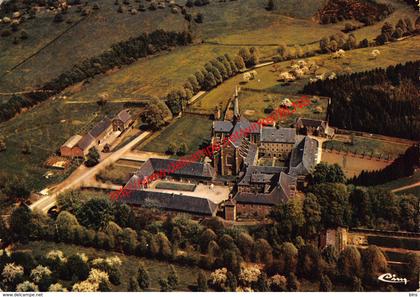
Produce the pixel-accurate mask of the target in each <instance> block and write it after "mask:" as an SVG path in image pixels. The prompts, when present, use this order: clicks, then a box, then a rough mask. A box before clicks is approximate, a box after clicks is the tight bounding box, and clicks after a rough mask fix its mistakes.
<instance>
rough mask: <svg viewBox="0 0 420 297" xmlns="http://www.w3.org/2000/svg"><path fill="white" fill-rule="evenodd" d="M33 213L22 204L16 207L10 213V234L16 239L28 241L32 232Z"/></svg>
mask: <svg viewBox="0 0 420 297" xmlns="http://www.w3.org/2000/svg"><path fill="white" fill-rule="evenodd" d="M31 221H32V213H31V210H30V209H29V208H28V207H27V206H26V205H23V204H21V205H20V206H19V207H17V208H15V209H14V210H13V212H12V214H11V215H10V223H9V224H10V227H9V228H10V234H11V235H12V237H13V238H14V239H15V240H18V241H22V242H24V243H25V242H27V241H28V239H29V235H30V234H31V232H32V224H31Z"/></svg>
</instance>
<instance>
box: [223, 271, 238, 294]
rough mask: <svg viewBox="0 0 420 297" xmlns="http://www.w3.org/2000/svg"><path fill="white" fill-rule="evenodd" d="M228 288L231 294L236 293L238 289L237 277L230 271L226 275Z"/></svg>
mask: <svg viewBox="0 0 420 297" xmlns="http://www.w3.org/2000/svg"><path fill="white" fill-rule="evenodd" d="M226 287H227V289H228V290H229V291H230V292H235V291H236V288H237V287H238V281H237V279H236V276H235V275H234V274H233V273H232V272H230V271H228V272H227V273H226Z"/></svg>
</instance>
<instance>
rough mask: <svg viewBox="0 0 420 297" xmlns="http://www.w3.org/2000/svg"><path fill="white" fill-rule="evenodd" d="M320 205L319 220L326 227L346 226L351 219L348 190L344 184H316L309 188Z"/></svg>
mask: <svg viewBox="0 0 420 297" xmlns="http://www.w3.org/2000/svg"><path fill="white" fill-rule="evenodd" d="M310 192H311V193H312V194H314V195H315V197H316V198H317V200H318V203H319V205H320V206H321V218H322V219H321V222H322V225H323V226H325V227H327V228H336V227H340V226H348V225H349V223H350V220H351V208H350V204H349V192H348V189H347V187H346V186H345V185H344V184H331V183H325V184H318V185H315V186H313V187H312V188H311V189H310Z"/></svg>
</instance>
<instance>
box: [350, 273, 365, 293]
mask: <svg viewBox="0 0 420 297" xmlns="http://www.w3.org/2000/svg"><path fill="white" fill-rule="evenodd" d="M351 291H352V292H363V291H364V289H363V285H362V280H361V279H360V278H358V277H356V276H355V277H353V278H352V282H351Z"/></svg>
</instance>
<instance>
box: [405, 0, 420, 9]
mask: <svg viewBox="0 0 420 297" xmlns="http://www.w3.org/2000/svg"><path fill="white" fill-rule="evenodd" d="M404 2H405V3H407V4H408V5H410V6H412V7H413V9H414V10H415V11H419V2H418V1H417V0H404Z"/></svg>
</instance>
